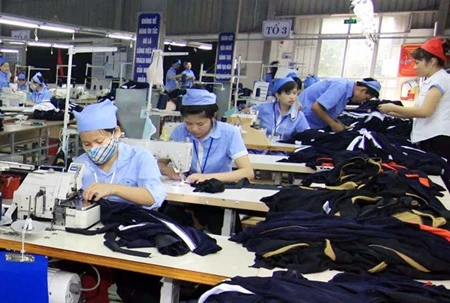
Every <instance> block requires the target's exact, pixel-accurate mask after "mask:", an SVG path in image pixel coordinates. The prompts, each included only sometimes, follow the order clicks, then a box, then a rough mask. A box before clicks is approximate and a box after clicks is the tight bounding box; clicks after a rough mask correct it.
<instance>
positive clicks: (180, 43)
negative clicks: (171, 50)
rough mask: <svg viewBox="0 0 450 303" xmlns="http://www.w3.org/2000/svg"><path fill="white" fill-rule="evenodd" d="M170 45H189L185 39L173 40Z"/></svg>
mask: <svg viewBox="0 0 450 303" xmlns="http://www.w3.org/2000/svg"><path fill="white" fill-rule="evenodd" d="M170 45H173V46H180V47H185V46H186V45H187V42H184V41H172V43H170Z"/></svg>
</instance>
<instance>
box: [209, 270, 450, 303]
mask: <svg viewBox="0 0 450 303" xmlns="http://www.w3.org/2000/svg"><path fill="white" fill-rule="evenodd" d="M223 284H225V285H230V286H240V287H242V288H244V289H246V290H247V291H250V292H252V293H253V294H244V293H241V292H239V291H237V290H234V291H231V290H230V291H225V292H222V293H219V294H213V295H210V296H208V297H207V298H206V300H205V303H235V302H239V303H281V302H287V303H290V302H292V303H303V302H311V303H313V302H314V303H320V302H324V303H334V302H336V303H338V302H339V303H342V302H346V303H353V302H359V303H360V302H371V303H386V302H388V303H394V302H395V303H411V302H415V303H438V302H439V303H441V302H442V303H447V302H450V291H449V290H447V289H446V288H445V287H443V286H433V285H427V284H423V283H420V282H416V281H413V280H409V279H404V278H401V279H397V278H389V279H388V278H382V279H380V278H378V277H374V276H369V275H354V274H338V275H336V276H335V277H334V278H333V279H332V280H330V281H329V282H328V283H327V282H319V281H310V280H307V279H304V278H302V277H301V276H299V275H298V274H296V273H295V272H293V271H287V272H275V273H274V274H273V277H239V276H238V277H234V278H232V279H231V280H228V281H225V282H223V283H221V284H219V285H218V287H220V286H221V285H223ZM213 290H214V289H213Z"/></svg>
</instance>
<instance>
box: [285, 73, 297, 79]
mask: <svg viewBox="0 0 450 303" xmlns="http://www.w3.org/2000/svg"><path fill="white" fill-rule="evenodd" d="M288 77H291V78H298V74H297V73H296V72H290V73H289V74H287V75H286V78H288Z"/></svg>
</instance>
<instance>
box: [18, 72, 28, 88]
mask: <svg viewBox="0 0 450 303" xmlns="http://www.w3.org/2000/svg"><path fill="white" fill-rule="evenodd" d="M17 89H18V90H19V91H25V92H26V91H28V84H27V78H26V77H25V74H24V73H20V74H19V75H18V76H17Z"/></svg>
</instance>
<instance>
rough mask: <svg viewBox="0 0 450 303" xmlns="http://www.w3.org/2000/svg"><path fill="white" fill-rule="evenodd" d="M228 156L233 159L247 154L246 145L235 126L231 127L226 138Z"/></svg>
mask: <svg viewBox="0 0 450 303" xmlns="http://www.w3.org/2000/svg"><path fill="white" fill-rule="evenodd" d="M228 140H229V141H228V151H227V153H228V156H229V157H230V158H231V159H233V161H234V160H236V159H237V158H240V157H242V156H245V155H248V151H247V147H245V143H244V139H243V138H242V135H241V134H240V132H239V129H238V128H237V127H233V128H232V132H231V133H230V137H229V139H228Z"/></svg>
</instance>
